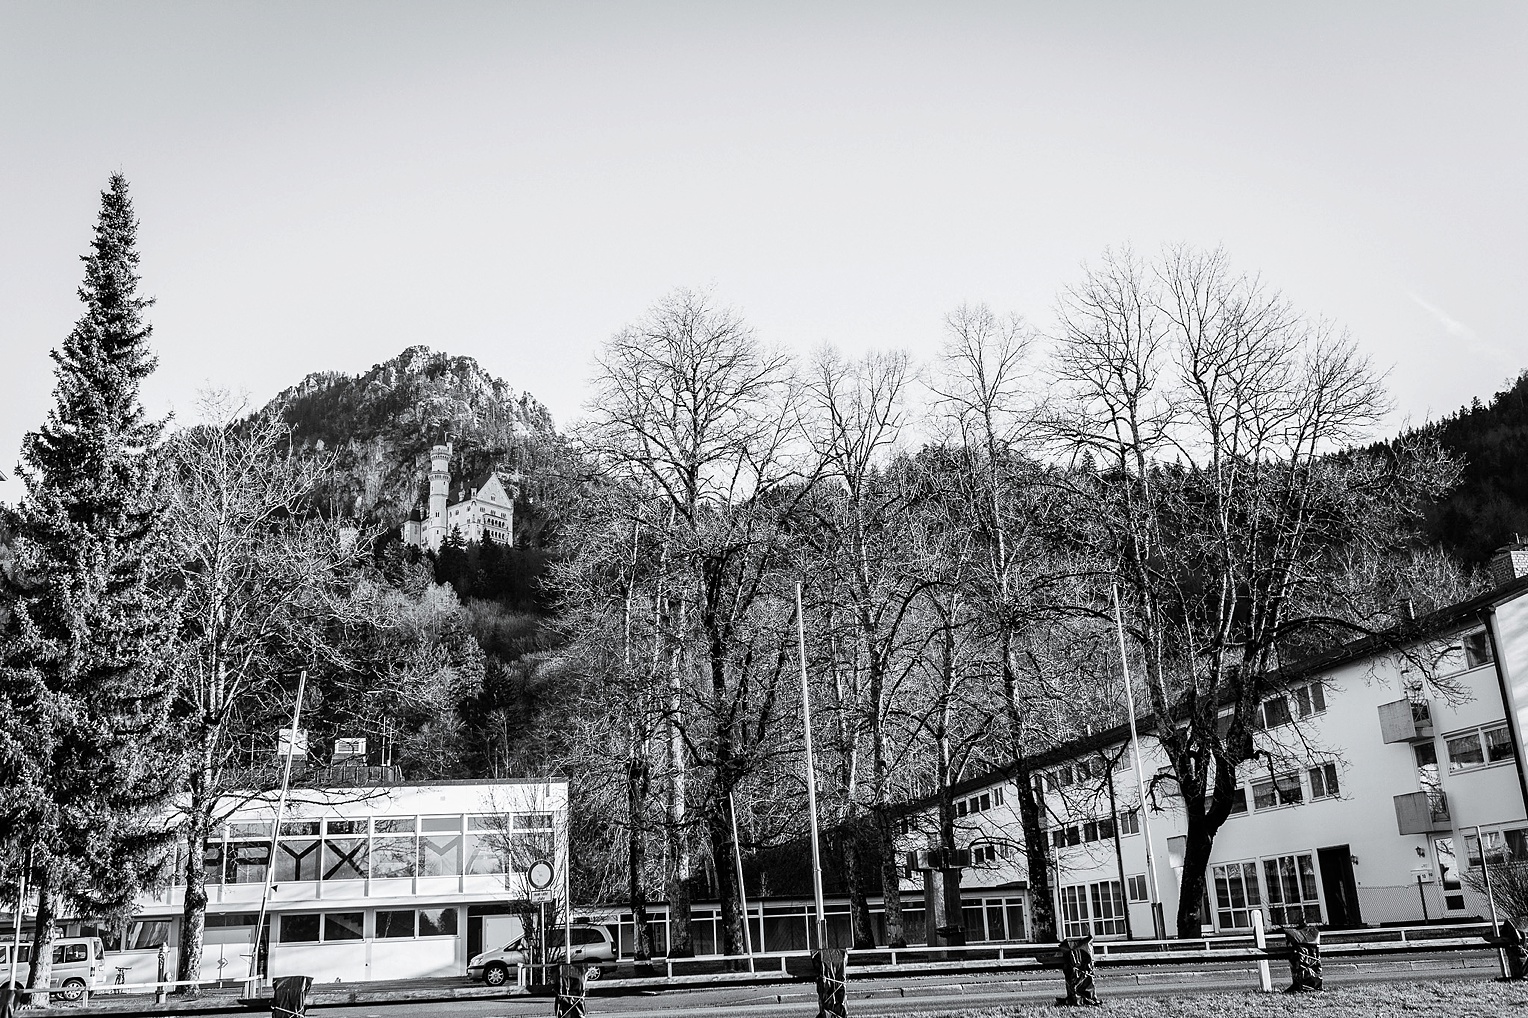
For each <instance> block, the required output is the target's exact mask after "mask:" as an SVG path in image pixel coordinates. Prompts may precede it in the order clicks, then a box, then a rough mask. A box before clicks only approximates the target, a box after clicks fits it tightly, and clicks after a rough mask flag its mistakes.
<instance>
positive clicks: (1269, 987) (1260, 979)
mask: <svg viewBox="0 0 1528 1018" xmlns="http://www.w3.org/2000/svg"><path fill="white" fill-rule="evenodd" d="M1252 945H1253V946H1254V947H1256V948H1257V949H1258V950H1259V951H1260V952H1263V957H1262V958H1259V959H1258V963H1257V988H1258V990H1260V991H1261V992H1263V993H1272V992H1273V973H1271V972H1269V971H1268V956H1267V951H1268V934H1267V933H1266V932H1265V931H1264V930H1263V913H1262V911H1261V910H1260V909H1253V910H1252Z"/></svg>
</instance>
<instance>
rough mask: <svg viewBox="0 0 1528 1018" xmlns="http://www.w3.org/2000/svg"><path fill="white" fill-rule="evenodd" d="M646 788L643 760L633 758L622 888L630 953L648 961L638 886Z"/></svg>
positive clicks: (643, 859)
mask: <svg viewBox="0 0 1528 1018" xmlns="http://www.w3.org/2000/svg"><path fill="white" fill-rule="evenodd" d="M647 789H648V769H647V761H645V760H642V759H640V758H637V757H633V758H632V759H631V760H628V761H627V763H626V809H627V813H628V821H629V826H628V828H627V841H626V845H627V853H626V862H627V875H626V890H627V895H628V897H629V899H630V902H631V954H632V958H634V959H635V960H636V961H648V960H650V959H651V958H652V956H653V939H652V933H651V932H650V931H649V930H648V928H647V891H646V890H645V889H644V888H643V886H642V875H643V873H644V872H645V871H646V869H647V823H646V800H647Z"/></svg>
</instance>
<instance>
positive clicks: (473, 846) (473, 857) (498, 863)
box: [467, 834, 506, 874]
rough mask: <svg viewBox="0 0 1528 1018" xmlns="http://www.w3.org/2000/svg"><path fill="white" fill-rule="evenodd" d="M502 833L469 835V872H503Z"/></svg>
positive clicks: (503, 839) (503, 838)
mask: <svg viewBox="0 0 1528 1018" xmlns="http://www.w3.org/2000/svg"><path fill="white" fill-rule="evenodd" d="M505 840H506V839H505V837H504V835H502V834H471V835H468V837H467V872H468V873H470V874H483V873H503V872H504V870H505V866H504V855H503V853H502V852H501V851H500V849H501V847H502V846H503V844H504V841H505Z"/></svg>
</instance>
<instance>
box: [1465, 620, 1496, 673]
mask: <svg viewBox="0 0 1528 1018" xmlns="http://www.w3.org/2000/svg"><path fill="white" fill-rule="evenodd" d="M1493 660H1495V656H1494V655H1493V654H1492V653H1491V635H1490V634H1489V633H1487V632H1486V631H1485V630H1484V629H1480V630H1476V631H1475V632H1473V633H1468V634H1466V635H1465V637H1464V667H1466V668H1479V667H1480V666H1481V665H1486V664H1490V663H1491V662H1492V661H1493Z"/></svg>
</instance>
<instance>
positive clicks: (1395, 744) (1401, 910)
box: [899, 571, 1528, 939]
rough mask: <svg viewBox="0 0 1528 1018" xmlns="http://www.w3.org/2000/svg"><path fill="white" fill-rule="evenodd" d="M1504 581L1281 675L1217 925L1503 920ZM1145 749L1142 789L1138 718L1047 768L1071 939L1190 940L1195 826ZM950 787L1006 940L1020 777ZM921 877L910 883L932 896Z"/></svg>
mask: <svg viewBox="0 0 1528 1018" xmlns="http://www.w3.org/2000/svg"><path fill="white" fill-rule="evenodd" d="M1501 578H1504V579H1505V580H1506V582H1505V583H1503V584H1502V585H1500V586H1498V587H1497V588H1496V589H1495V590H1494V591H1492V592H1490V593H1489V594H1486V595H1483V596H1481V597H1478V598H1475V599H1473V600H1471V601H1468V602H1465V603H1463V604H1459V605H1455V606H1453V607H1451V608H1447V609H1444V610H1442V611H1439V612H1436V613H1434V614H1433V615H1431V616H1428V617H1426V618H1424V619H1420V620H1417V621H1416V622H1415V623H1413V624H1409V625H1408V626H1407V628H1406V629H1405V630H1404V631H1403V632H1396V633H1390V634H1385V635H1384V636H1382V637H1378V638H1373V639H1369V640H1364V641H1360V642H1358V643H1355V644H1352V645H1350V646H1348V647H1346V648H1343V649H1342V650H1341V651H1340V652H1338V653H1335V654H1331V655H1328V656H1327V657H1326V658H1324V659H1321V660H1319V661H1317V662H1315V663H1313V664H1311V665H1309V666H1306V667H1302V668H1296V669H1291V670H1289V672H1288V674H1287V675H1285V676H1284V677H1283V678H1282V679H1280V680H1279V682H1278V683H1277V688H1278V689H1279V690H1280V691H1279V692H1278V693H1276V694H1274V695H1272V696H1270V697H1268V698H1267V699H1266V700H1265V701H1264V702H1263V703H1262V704H1261V705H1260V710H1259V721H1260V725H1261V727H1260V730H1259V731H1258V732H1257V734H1256V737H1255V744H1256V747H1257V750H1258V755H1257V756H1256V758H1255V759H1254V760H1252V761H1250V762H1248V763H1245V764H1243V765H1242V767H1241V768H1240V773H1239V775H1238V779H1237V781H1238V784H1237V787H1236V789H1235V791H1234V793H1233V803H1234V805H1233V812H1232V815H1231V817H1230V819H1229V820H1228V821H1227V822H1226V824H1225V825H1224V826H1223V827H1222V828H1221V829H1220V831H1219V832H1218V834H1217V835H1216V837H1215V841H1214V847H1213V852H1212V856H1211V863H1210V868H1209V874H1208V894H1207V895H1206V900H1204V901H1203V902H1201V903H1200V913H1201V919H1202V922H1203V928H1204V931H1205V933H1206V934H1229V933H1237V932H1245V931H1247V930H1249V929H1250V927H1251V918H1250V916H1251V913H1252V912H1253V911H1261V912H1262V913H1263V918H1264V920H1265V922H1266V923H1267V924H1268V925H1284V924H1294V923H1298V922H1300V921H1301V920H1305V921H1309V922H1311V923H1313V924H1315V923H1319V924H1324V925H1327V926H1329V927H1334V928H1346V927H1358V926H1366V925H1378V924H1399V923H1411V922H1415V923H1421V922H1425V921H1438V920H1449V919H1458V920H1463V919H1466V918H1471V917H1477V916H1482V915H1485V914H1487V911H1488V906H1487V902H1486V901H1485V897H1484V895H1483V894H1481V893H1479V892H1478V891H1477V890H1476V889H1475V887H1474V886H1472V884H1473V883H1475V882H1477V881H1472V879H1471V878H1472V875H1474V874H1478V873H1479V872H1480V867H1481V865H1482V861H1483V860H1484V861H1489V862H1492V863H1497V862H1503V861H1520V862H1528V808H1525V804H1528V777H1525V771H1524V759H1525V757H1528V744H1525V742H1524V733H1525V731H1528V579H1523V578H1520V577H1519V576H1517V575H1516V571H1514V572H1513V573H1510V574H1508V575H1506V576H1505V577H1501ZM1139 745H1140V751H1141V755H1142V760H1141V772H1142V774H1143V776H1144V779H1145V780H1144V785H1145V787H1144V788H1143V787H1142V782H1140V781H1138V780H1137V777H1136V767H1135V762H1134V759H1133V757H1132V755H1131V749H1130V742H1129V731H1128V729H1127V728H1121V729H1117V730H1114V731H1111V732H1105V733H1101V734H1100V735H1098V736H1096V737H1093V738H1090V739H1086V740H1080V741H1078V742H1075V743H1073V744H1071V745H1068V746H1063V747H1060V748H1059V749H1058V750H1056V751H1055V752H1053V753H1049V754H1047V755H1045V756H1044V757H1042V758H1040V759H1039V760H1038V761H1037V763H1038V764H1039V766H1038V768H1037V771H1038V772H1037V773H1035V774H1034V775H1033V779H1034V780H1035V782H1036V789H1037V790H1038V791H1039V792H1040V794H1041V795H1042V797H1043V802H1044V814H1045V823H1046V838H1047V839H1048V842H1049V845H1050V848H1051V853H1052V856H1053V859H1054V867H1055V868H1054V871H1053V872H1052V874H1051V882H1052V885H1053V889H1054V891H1053V893H1054V904H1055V907H1056V913H1057V916H1058V924H1059V925H1060V932H1061V935H1062V936H1079V935H1082V934H1084V933H1091V934H1092V935H1094V936H1096V937H1099V938H1123V937H1126V936H1133V937H1135V938H1138V939H1139V938H1149V937H1152V936H1154V935H1161V934H1162V932H1163V931H1165V932H1166V934H1167V935H1170V936H1175V935H1176V922H1175V916H1176V913H1177V908H1178V893H1179V887H1180V883H1181V879H1182V872H1183V869H1182V867H1183V848H1184V844H1185V840H1186V838H1185V834H1186V822H1185V817H1184V813H1183V809H1182V804H1181V802H1180V801H1179V800H1178V799H1177V798H1176V796H1175V793H1174V784H1173V781H1172V778H1171V768H1170V766H1169V764H1168V761H1167V758H1166V756H1165V754H1164V753H1163V752H1162V750H1161V748H1160V746H1159V745H1158V744H1157V742H1156V741H1155V739H1154V738H1153V737H1152V736H1151V734H1150V733H1149V732H1148V731H1142V732H1141V734H1140V739H1139ZM953 792H954V803H955V814H956V827H957V831H958V835H957V841H958V843H959V848H960V849H962V850H964V851H966V852H968V853H969V865H967V866H965V868H964V869H963V870H962V872H961V892H960V893H961V895H962V898H963V900H964V903H965V905H966V907H965V909H964V918H965V926H966V930H967V935H968V938H971V935H972V934H979V935H978V936H977V937H975V938H972V939H997V938H995V937H992V936H991V935H990V934H991V933H992V932H994V931H993V930H990V929H988V927H989V926H992V925H993V924H992V918H993V916H988V915H987V912H989V911H991V912H993V914H994V916H996V917H997V919H998V923H997V926H998V931H1000V932H1002V933H1004V934H1005V935H1006V936H1008V937H1022V936H1025V935H1027V931H1026V932H1019V931H1020V930H1022V929H1023V928H1024V922H1023V918H1024V915H1025V914H1026V913H1027V911H1028V908H1029V905H1030V904H1031V903H1030V901H1029V893H1030V891H1029V881H1028V874H1027V870H1026V863H1025V856H1024V851H1023V843H1022V835H1021V833H1020V832H1021V827H1020V823H1019V817H1018V810H1017V803H1016V799H1015V793H1016V787H1015V785H1014V784H1013V781H1012V778H1011V776H1009V775H1006V774H1004V773H1002V772H998V773H992V774H988V775H985V776H982V777H978V778H976V779H974V780H972V781H968V782H965V783H963V784H962V785H960V786H958V787H957V788H955V789H954V790H953ZM932 806H933V804H932V803H927V802H925V803H921V804H915V806H914V807H913V808H911V809H909V810H908V812H907V814H906V815H905V816H904V818H903V820H902V822H901V823H902V825H901V839H900V844H899V848H901V849H902V850H904V851H906V852H911V853H916V852H917V851H918V850H920V849H927V848H928V847H929V846H930V844H932V843H933V839H932V838H931V836H930V832H932V831H935V830H937V826H938V825H937V820H936V816H935V812H934V810H933V808H932ZM1148 845H1149V847H1150V852H1149V853H1148V851H1147V848H1148ZM961 861H962V862H964V861H965V860H964V859H962V860H961ZM908 876H909V879H908V880H907V881H906V882H905V884H904V887H905V888H906V890H907V891H908V892H910V893H917V892H919V891H921V890H923V887H924V882H923V880H922V879H920V876H921V875H920V874H919V873H917V871H916V870H909V871H908ZM994 903H996V904H997V907H996V908H995V909H989V908H988V905H989V904H994ZM973 906H974V907H973ZM1154 906H1155V907H1154ZM973 913H974V914H973Z"/></svg>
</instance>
